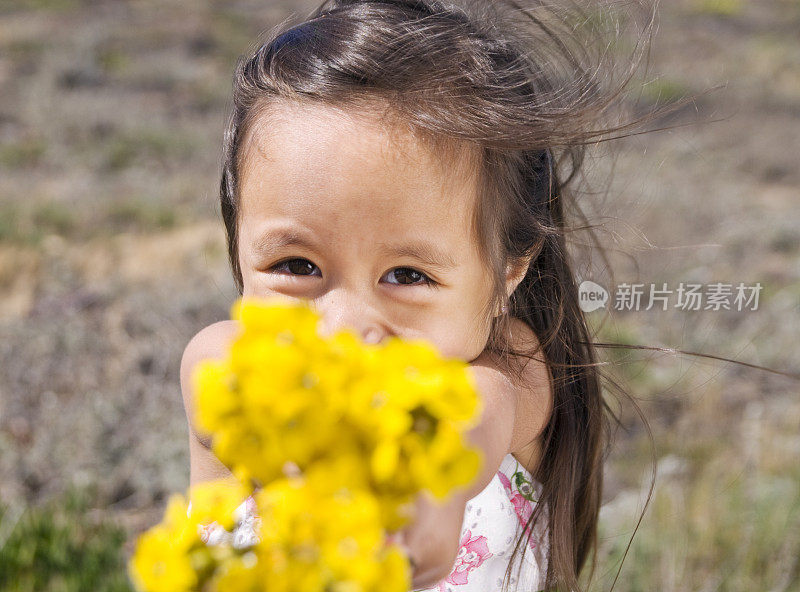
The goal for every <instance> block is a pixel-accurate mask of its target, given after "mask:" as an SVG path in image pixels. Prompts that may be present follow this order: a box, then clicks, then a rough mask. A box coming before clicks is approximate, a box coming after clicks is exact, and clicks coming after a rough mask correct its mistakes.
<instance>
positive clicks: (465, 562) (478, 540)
mask: <svg viewBox="0 0 800 592" xmlns="http://www.w3.org/2000/svg"><path fill="white" fill-rule="evenodd" d="M460 545H461V546H460V547H459V549H458V556H457V557H456V562H455V567H453V571H452V572H450V575H449V576H447V578H445V579H444V580H442V581H441V582H439V592H445V590H446V588H445V582H447V583H448V584H453V585H454V586H463V585H464V584H466V583H467V578H468V577H469V572H471V571H472V570H473V569H476V568H477V567H478V566H480V564H481V563H483V562H484V561H486V560H487V559H488V558H489V557H491V556H492V555H493V553H490V552H489V546H488V545H487V544H486V537H485V536H483V535H480V536H476V537H473V536H472V532H471V531H470V530H467V531H465V532H464V536H462V537H461V543H460Z"/></svg>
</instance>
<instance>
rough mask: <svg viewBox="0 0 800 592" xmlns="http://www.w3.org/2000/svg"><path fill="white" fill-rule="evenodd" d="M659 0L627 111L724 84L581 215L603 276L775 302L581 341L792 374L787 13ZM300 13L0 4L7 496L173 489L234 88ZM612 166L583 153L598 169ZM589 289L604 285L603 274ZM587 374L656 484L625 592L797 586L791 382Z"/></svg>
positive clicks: (204, 305)
mask: <svg viewBox="0 0 800 592" xmlns="http://www.w3.org/2000/svg"><path fill="white" fill-rule="evenodd" d="M311 5H312V4H311V3H308V2H304V3H302V5H301V6H302V9H304V8H307V7H310V6H311ZM662 5H663V6H662V10H661V26H660V30H659V32H658V35H657V36H656V39H655V42H654V46H653V50H652V63H651V66H650V71H649V78H648V80H649V82H648V84H646V85H645V87H644V91H643V95H642V99H643V100H644V101H646V102H647V101H649V102H654V101H662V102H663V101H673V100H676V99H678V98H680V97H682V96H685V95H687V94H693V93H701V92H702V91H703V90H705V89H707V88H709V87H712V86H715V85H718V84H724V85H725V87H724V88H722V89H721V90H718V91H716V92H713V93H710V94H707V95H703V96H701V97H700V98H699V99H698V101H697V102H696V105H695V107H696V108H695V109H692V108H687V109H684V110H682V111H680V112H679V113H677V114H676V115H674V116H673V117H672V118H671V119H670V121H669V123H670V124H690V125H688V126H686V127H680V128H675V129H672V130H671V131H666V132H659V133H655V134H649V135H647V136H644V137H636V138H629V139H627V140H626V141H624V142H621V143H620V144H619V145H618V146H617V148H618V153H619V156H618V159H617V162H616V169H615V171H614V176H613V178H612V181H611V187H610V191H609V193H608V195H607V199H605V201H603V203H599V202H598V201H597V200H595V199H591V198H590V196H587V197H586V201H585V204H586V205H587V207H588V209H589V210H590V211H592V212H593V214H594V215H596V216H600V215H602V216H603V219H602V220H603V227H602V229H601V233H600V234H601V238H602V239H603V240H604V242H605V244H606V245H607V246H609V247H610V248H611V252H610V255H611V259H612V262H613V264H614V268H615V278H614V280H615V281H616V283H620V282H622V281H626V282H633V281H641V282H644V283H649V282H654V283H658V284H659V285H660V284H661V283H662V282H666V283H668V284H669V285H670V286H672V287H674V286H675V285H676V284H677V283H678V282H681V281H684V282H686V281H697V282H702V283H710V282H712V281H727V282H733V283H736V282H740V281H741V282H744V283H747V284H753V283H755V282H757V281H758V282H761V283H762V285H763V286H764V291H763V292H762V294H761V303H760V307H759V310H757V311H744V312H736V311H705V312H686V311H676V310H671V311H667V312H662V311H658V312H656V311H639V312H628V313H621V312H616V311H615V312H614V313H613V314H606V313H603V312H595V313H592V317H591V320H592V323H593V324H594V325H596V326H597V327H598V331H599V333H600V335H601V336H602V338H603V339H605V340H617V341H625V342H628V343H640V344H645V345H654V346H671V347H678V348H683V349H687V350H694V351H704V352H708V353H712V354H717V355H722V356H728V357H735V358H739V359H745V360H748V361H751V362H754V363H759V364H765V365H769V366H773V367H780V368H784V369H794V370H795V371H797V369H798V367H800V364H799V363H798V362H800V355H798V348H797V346H796V339H797V335H799V334H800V314H798V303H800V214H798V211H800V210H799V209H798V207H797V206H798V198H800V169H798V166H797V154H800V108H799V107H798V105H800V73H798V69H797V67H796V65H797V63H798V58H799V57H800V38H798V36H797V34H796V33H797V31H798V29H800V8H798V6H800V5H798V4H797V3H796V2H795V1H794V0H758V1H755V0H754V1H752V2H732V1H725V2H721V1H716V0H715V1H713V2H712V1H702V2H698V1H694V0H682V1H676V2H662ZM290 6H292V7H293V8H294V9H295V10H301V11H302V9H301V8H296V7H297V6H300V5H299V4H297V3H289V2H285V3H279V2H267V3H213V4H211V3H201V4H200V5H199V6H198V8H197V9H196V10H193V11H192V12H190V13H187V12H186V11H185V8H184V7H183V5H182V4H180V3H177V2H159V3H147V2H143V3H112V2H107V3H103V2H100V3H98V2H94V3H88V2H81V1H79V0H58V1H46V0H36V1H34V0H27V1H26V2H22V3H16V5H15V8H14V9H10V8H4V9H2V12H0V89H2V92H0V331H2V333H1V334H2V337H3V338H2V340H0V367H1V368H2V380H0V474H2V475H3V479H2V480H0V502H2V504H4V505H6V506H8V507H15V508H19V507H35V506H37V505H38V504H40V503H43V502H45V501H48V500H58V499H60V498H61V496H63V495H64V494H65V492H66V491H68V490H70V488H71V487H73V486H78V487H82V486H88V487H93V488H94V491H95V495H94V498H93V504H94V507H95V509H96V511H97V512H100V513H101V514H103V515H105V516H107V517H108V518H109V519H111V520H113V521H115V522H117V523H119V524H121V525H123V526H124V527H125V528H126V529H127V532H128V533H129V534H130V535H131V536H132V535H134V534H136V533H138V532H140V531H141V530H142V529H143V528H145V527H147V526H149V525H151V524H153V523H154V522H155V521H156V520H157V519H158V517H159V516H160V513H161V511H162V510H163V507H164V504H165V501H166V496H167V495H168V494H169V493H170V492H173V491H182V490H184V489H185V487H186V486H187V484H188V470H189V469H188V449H187V432H186V423H185V418H184V415H183V409H182V405H181V399H180V394H179V382H178V366H179V361H180V355H181V352H182V350H183V346H184V345H185V344H186V342H187V341H188V340H189V338H190V337H191V336H192V335H193V334H194V333H195V332H196V331H197V330H199V329H200V328H201V327H203V326H205V325H207V324H209V323H210V322H213V321H215V320H219V319H221V318H224V317H225V315H226V314H227V311H228V306H229V303H230V302H231V301H232V299H233V298H234V296H235V290H234V288H233V283H232V281H231V279H230V277H229V273H228V271H227V267H226V265H227V263H226V256H225V247H224V236H223V232H222V226H221V222H219V217H218V206H217V205H216V203H215V201H214V199H215V193H216V186H217V183H218V179H217V170H218V166H219V163H218V158H219V152H220V146H221V137H222V130H223V125H224V121H225V118H226V116H227V112H226V109H227V101H228V92H229V82H230V77H231V74H232V68H233V64H234V61H235V58H236V56H237V55H238V54H239V53H240V52H242V51H244V50H245V49H246V48H247V46H248V44H249V43H250V42H252V41H253V40H254V39H255V36H256V34H257V33H258V32H259V31H261V30H262V29H265V28H267V27H269V26H271V25H272V24H274V23H276V22H277V21H279V20H280V19H281V18H283V16H285V15H286V14H287V13H288V12H287V11H288V10H289V8H288V7H290ZM711 120H716V121H715V122H713V123H709V121H711ZM608 171H609V166H608V163H607V161H605V160H603V159H602V158H598V159H597V160H594V161H592V162H590V173H591V174H592V175H594V176H595V178H597V179H603V178H604V175H605V173H607V172H608ZM593 204H594V205H593ZM595 219H597V220H600V218H595ZM617 250H618V252H617ZM629 255H632V256H633V258H634V259H635V261H636V262H637V263H638V266H637V265H634V264H633V262H632V260H631V258H630V256H629ZM581 273H582V274H583V277H587V278H591V279H594V280H595V281H597V282H598V283H600V284H604V285H606V286H608V287H611V286H612V282H611V278H610V277H609V276H608V274H607V273H606V272H605V271H604V269H603V268H602V267H601V266H600V265H599V258H597V257H596V256H595V257H593V258H592V259H591V261H590V260H588V259H587V260H586V261H585V262H584V264H583V266H582V269H581ZM604 355H605V356H606V358H607V359H609V360H612V361H614V362H616V363H617V373H618V374H619V375H621V376H622V377H623V378H624V379H625V381H626V385H627V386H628V388H629V390H630V392H632V393H633V394H634V395H635V396H637V397H638V400H639V402H640V404H641V405H642V407H643V409H644V411H645V413H646V414H647V417H648V419H649V421H650V422H651V424H652V426H653V430H654V435H655V443H656V449H655V455H656V457H657V459H658V469H659V473H658V481H657V487H656V491H655V494H654V498H653V501H652V504H651V506H650V507H649V509H648V511H647V514H646V515H645V518H644V521H643V524H642V526H641V527H640V529H639V531H638V533H637V534H636V537H635V538H634V540H633V544H632V547H631V550H630V552H629V553H628V556H627V559H626V560H625V563H624V565H623V568H622V573H621V576H620V579H619V581H618V582H617V585H616V589H619V590H623V591H625V590H628V591H634V590H664V591H669V590H703V591H705V590H731V591H733V590H736V591H738V590H754V589H764V590H771V591H779V590H795V591H796V590H800V576H799V575H798V563H797V557H798V555H800V540H799V539H798V534H797V533H798V532H800V508H798V504H799V503H800V501H799V500H800V491H799V488H800V485H798V484H799V483H800V473H798V470H797V458H798V457H800V455H799V454H798V453H800V436H799V435H798V429H797V427H798V425H800V397H798V392H797V390H798V385H797V383H796V382H791V381H789V380H786V379H781V378H777V377H772V376H769V375H767V374H764V373H758V372H756V371H747V370H745V369H742V368H740V367H736V366H731V365H726V364H722V363H712V362H710V361H703V360H698V359H692V358H686V357H678V356H671V355H664V354H657V355H656V354H654V355H650V354H647V353H643V352H639V353H635V352H634V353H630V352H627V353H626V352H619V351H617V352H605V354H604ZM620 414H621V416H622V419H623V424H624V426H625V427H626V431H624V432H620V433H619V434H618V438H617V442H616V447H615V449H614V452H613V454H612V456H611V460H610V462H609V463H608V468H607V479H606V481H607V484H608V487H607V492H606V502H607V504H606V506H605V507H604V509H603V518H602V524H601V527H602V536H603V544H602V549H601V565H600V569H599V572H600V573H601V574H602V578H601V579H602V582H603V586H602V589H607V588H608V587H609V585H610V582H611V580H612V579H613V576H614V573H615V571H616V567H617V564H618V561H619V558H620V557H621V554H622V552H623V551H624V549H625V545H626V544H627V541H628V538H629V537H630V534H631V531H632V529H633V527H634V526H635V524H636V519H637V517H638V512H639V511H640V510H641V504H642V503H643V501H644V498H645V496H646V492H647V486H648V484H649V470H650V463H651V458H650V453H651V451H650V449H649V448H648V441H647V438H646V434H645V432H644V431H643V429H642V428H641V426H640V425H639V424H637V420H636V418H635V415H634V414H633V412H632V410H631V409H630V407H629V406H623V407H622V408H621V410H620ZM643 488H644V489H643ZM0 531H2V526H1V525H0ZM126 550H127V551H129V550H130V546H129V545H128V547H127V548H126Z"/></svg>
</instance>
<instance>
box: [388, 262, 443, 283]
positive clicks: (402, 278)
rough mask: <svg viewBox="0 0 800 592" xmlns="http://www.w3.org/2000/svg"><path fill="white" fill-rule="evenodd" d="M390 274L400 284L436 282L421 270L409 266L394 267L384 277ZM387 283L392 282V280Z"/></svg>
mask: <svg viewBox="0 0 800 592" xmlns="http://www.w3.org/2000/svg"><path fill="white" fill-rule="evenodd" d="M392 276H394V278H395V279H396V280H397V284H399V285H401V286H423V285H431V286H433V285H435V284H436V282H434V281H433V280H432V279H431V278H429V277H428V276H427V275H425V274H424V273H422V272H421V271H417V270H416V269H412V268H410V267H396V268H394V269H393V270H391V271H390V272H389V273H388V274H387V276H386V277H392ZM389 283H390V284H392V283H394V282H389Z"/></svg>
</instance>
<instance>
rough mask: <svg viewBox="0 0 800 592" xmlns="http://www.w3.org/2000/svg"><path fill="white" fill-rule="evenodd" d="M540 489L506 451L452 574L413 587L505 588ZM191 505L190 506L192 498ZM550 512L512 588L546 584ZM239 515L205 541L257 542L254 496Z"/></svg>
mask: <svg viewBox="0 0 800 592" xmlns="http://www.w3.org/2000/svg"><path fill="white" fill-rule="evenodd" d="M541 491H542V485H541V484H540V483H539V482H538V481H534V480H533V478H532V476H531V474H530V473H529V472H528V471H527V470H526V469H525V467H524V466H522V465H521V464H520V462H519V461H518V460H517V459H516V458H515V457H514V455H513V454H507V455H506V456H505V457H504V458H503V461H502V463H501V464H500V468H499V470H498V471H497V473H496V474H495V476H494V477H493V478H492V480H491V481H490V482H489V484H488V485H487V486H486V487H485V488H484V490H483V491H481V492H480V493H479V494H478V495H476V496H475V497H473V498H472V499H470V500H469V501H468V502H467V506H466V508H465V511H464V520H463V521H462V523H461V541H460V548H459V551H458V556H457V558H456V562H455V564H454V565H453V569H452V571H451V572H450V575H449V576H447V577H446V578H445V579H443V580H441V581H440V582H439V583H438V584H436V585H435V586H433V587H431V588H425V589H417V590H415V591H414V592H500V590H501V587H502V583H503V578H504V576H505V572H506V568H507V567H508V563H509V560H510V559H511V555H512V553H513V551H514V546H515V545H516V542H517V539H518V538H519V537H520V536H521V535H522V529H523V528H524V526H525V524H527V522H528V519H529V518H530V516H531V514H532V513H533V510H534V508H535V507H536V503H537V500H538V499H539V496H540V494H541ZM189 507H190V509H191V504H189ZM545 516H546V513H545V515H544V516H542V518H541V519H540V520H538V521H537V525H536V528H535V529H534V532H533V535H532V536H531V537H530V540H529V541H528V548H527V549H525V550H524V551H525V555H524V558H520V555H521V554H522V551H523V549H522V548H520V550H519V551H518V552H517V557H516V559H515V562H514V566H513V568H512V570H511V573H510V574H509V583H508V588H507V589H508V590H509V591H511V592H513V591H515V590H524V591H526V592H528V591H532V590H540V589H542V588H544V576H545V570H546V568H547V557H548V554H549V537H548V536H547V529H546V526H545V520H546V518H545ZM236 519H237V523H236V526H235V527H234V529H233V531H232V532H229V531H226V530H225V529H223V528H222V527H221V526H219V525H217V524H215V523H212V524H210V525H208V526H206V527H201V528H202V531H201V535H202V538H203V540H204V541H205V543H206V544H207V545H218V544H231V545H233V546H234V547H237V548H242V547H246V546H250V545H252V544H254V543H255V542H257V540H258V536H257V534H256V533H257V532H258V527H259V519H258V517H257V516H256V514H255V502H254V501H253V498H252V497H249V498H248V499H247V500H245V501H244V502H243V503H242V504H241V505H240V506H239V507H238V508H237V509H236ZM526 537H527V533H526ZM520 565H521V566H522V567H521V568H520V570H519V574H518V573H517V569H518V568H519V566H520Z"/></svg>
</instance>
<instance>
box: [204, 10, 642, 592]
mask: <svg viewBox="0 0 800 592" xmlns="http://www.w3.org/2000/svg"><path fill="white" fill-rule="evenodd" d="M565 4H566V3H565V2H562V3H561V5H560V7H559V8H557V7H553V6H546V5H544V4H541V3H539V2H530V3H529V5H528V6H524V7H523V6H520V5H519V4H518V3H517V2H513V1H511V0H507V1H504V2H489V1H483V2H470V3H466V2H460V3H458V4H455V3H450V2H440V1H438V0H326V1H325V2H323V3H322V4H321V5H320V6H319V7H318V8H317V9H316V10H315V11H314V12H312V13H311V14H310V15H309V16H308V18H306V19H305V20H303V21H301V22H299V23H296V24H294V25H292V26H289V25H290V23H288V22H284V23H282V24H281V25H279V26H278V27H276V28H275V29H273V30H272V31H270V33H269V35H268V37H267V39H266V40H265V41H264V42H263V43H260V44H259V45H258V46H257V47H255V48H254V50H253V51H252V52H251V53H249V54H248V55H246V56H243V58H242V59H240V61H239V63H238V65H237V68H236V72H235V76H234V87H233V112H232V115H231V119H230V122H229V125H228V128H227V130H226V135H225V146H224V164H223V172H222V180H221V184H220V199H221V208H222V216H223V219H224V222H225V227H226V231H227V237H228V250H229V258H230V264H231V267H232V270H233V275H234V279H235V282H236V285H237V287H238V289H239V292H240V293H241V292H242V289H243V286H242V274H241V269H240V267H239V259H238V233H237V227H238V225H237V217H238V215H239V211H240V208H239V193H238V190H239V179H240V174H241V168H242V164H243V155H244V153H245V149H244V148H243V143H244V139H245V138H246V136H247V135H248V133H249V131H250V130H251V129H252V128H253V124H254V122H255V121H256V120H258V119H259V117H260V116H261V115H262V114H264V113H266V110H267V109H268V108H269V107H270V106H271V105H273V104H274V103H275V101H278V100H281V101H284V100H289V101H303V102H309V103H313V104H320V105H327V106H334V107H337V108H345V109H346V108H355V109H370V110H379V109H382V110H383V112H384V114H388V115H390V116H391V120H392V122H393V123H395V124H397V123H400V124H402V125H404V126H407V127H408V129H410V130H412V131H413V132H414V133H415V134H416V135H417V137H419V138H420V139H423V140H425V141H429V142H430V143H431V145H432V146H435V147H436V148H437V149H438V150H439V153H441V154H447V155H454V154H456V148H457V147H459V146H461V147H463V146H466V147H468V148H469V149H470V150H471V153H472V154H474V155H475V156H476V161H475V162H476V163H477V164H476V168H477V170H476V173H477V174H478V175H479V179H480V196H479V200H478V206H477V208H476V212H475V218H474V226H475V231H476V234H477V236H478V237H479V242H480V247H481V253H482V256H483V262H484V263H485V265H486V268H487V269H488V270H489V271H490V273H491V274H492V277H493V278H494V286H495V292H494V296H493V299H492V301H491V302H488V303H487V306H486V311H487V315H489V316H487V318H491V313H490V311H493V310H497V309H499V307H500V305H503V304H507V305H508V306H507V311H508V312H507V313H506V314H504V315H500V316H498V317H496V318H495V320H494V321H493V325H492V332H491V335H490V339H489V343H488V345H487V347H488V348H489V349H491V350H493V351H496V352H498V353H500V354H502V355H501V359H503V360H504V361H505V363H506V364H507V368H508V369H509V370H514V369H517V368H518V366H516V365H514V364H513V362H514V360H516V359H518V358H520V357H522V358H530V357H536V356H537V355H538V356H540V357H541V358H542V359H543V360H544V361H545V362H546V364H547V366H548V367H549V369H550V373H551V376H552V379H553V380H552V387H553V397H554V400H553V412H552V415H551V417H550V420H549V423H548V424H547V426H546V428H545V431H544V434H543V449H542V460H541V462H540V464H539V466H538V468H537V470H536V474H535V475H534V477H535V478H536V479H537V480H538V481H539V482H540V483H542V484H543V490H542V491H541V495H540V499H539V500H538V502H539V503H538V504H537V506H536V510H535V512H534V514H533V516H531V518H530V520H529V522H528V524H527V525H526V528H525V530H524V533H523V537H522V538H520V539H519V540H518V541H517V546H516V548H515V550H514V554H513V555H512V557H511V560H510V561H509V569H508V570H507V572H506V576H507V577H506V580H507V581H508V576H509V572H510V570H511V566H512V565H513V564H514V558H515V557H516V556H517V553H518V551H519V547H520V546H523V550H522V552H523V553H524V552H525V547H527V544H525V543H526V542H527V541H526V540H525V539H527V537H529V536H530V535H531V533H532V532H533V526H534V524H535V523H537V522H538V521H540V520H541V521H544V523H545V524H546V526H547V531H548V533H549V549H550V551H549V557H548V562H547V571H546V589H547V590H552V589H555V588H556V587H557V588H560V589H564V590H578V589H579V584H578V577H579V575H580V574H581V572H582V570H583V568H584V567H585V565H586V564H587V560H589V559H590V558H591V561H590V563H591V566H592V570H591V571H592V572H593V571H594V566H595V563H596V555H597V544H596V543H597V540H596V539H597V523H598V514H599V509H600V503H601V492H602V475H603V459H604V446H607V444H608V435H609V425H610V419H611V418H613V417H614V416H613V412H612V411H611V409H610V408H609V406H608V405H607V404H606V402H605V401H604V398H603V391H602V388H601V378H602V377H601V375H600V371H599V368H598V364H597V361H596V354H595V349H594V345H593V343H592V336H591V334H590V331H589V329H588V327H587V324H586V321H585V318H584V315H583V313H582V311H581V309H580V308H579V305H578V293H577V286H576V282H575V276H574V274H573V264H572V262H571V259H570V256H569V253H568V252H567V240H566V239H567V235H568V232H569V220H568V218H569V216H570V215H571V214H577V215H578V217H579V218H580V210H579V208H577V204H576V203H575V201H574V199H572V197H571V194H570V184H571V183H572V182H573V181H574V180H575V178H576V177H578V175H579V174H580V170H581V165H582V162H583V158H584V151H585V147H586V145H587V144H589V143H591V142H595V141H598V140H603V139H608V138H610V137H611V136H612V135H614V134H615V133H616V132H626V131H629V130H631V129H633V125H634V122H629V123H625V124H622V123H620V124H611V123H609V121H608V117H607V115H608V113H609V111H610V109H611V108H612V107H614V105H615V104H616V102H617V100H618V99H619V97H620V96H621V93H622V91H623V89H624V88H625V85H626V83H627V82H628V81H629V80H630V78H631V76H632V74H633V70H634V67H635V65H636V62H637V60H638V57H640V56H641V54H640V53H637V52H639V51H640V48H639V47H637V48H635V49H634V52H633V56H632V57H633V58H634V59H632V60H631V62H630V67H626V68H625V69H623V70H621V71H620V70H613V69H609V68H607V67H604V65H607V64H606V61H607V59H608V58H609V57H610V53H608V52H605V49H606V48H607V46H606V45H604V43H603V39H602V33H603V26H602V19H603V18H605V16H604V13H603V12H602V11H603V7H602V6H601V5H602V3H601V2H593V3H592V5H593V8H592V9H591V10H590V11H586V10H582V9H581V8H580V7H579V5H578V4H577V3H574V2H573V3H570V4H569V7H568V8H565V7H564V5H565ZM629 4H635V3H629ZM651 25H652V21H651V20H650V21H648V20H645V27H644V29H643V30H642V31H643V32H642V34H641V35H640V38H639V39H640V40H641V39H645V38H646V35H647V34H648V32H649V29H648V27H650V26H651ZM620 73H621V78H619V79H616V78H614V76H615V75H617V74H620ZM639 123H640V122H639ZM528 262H530V264H529V265H528V267H527V272H526V274H525V276H524V279H523V280H522V282H521V283H520V285H519V286H518V287H517V289H516V290H515V291H514V293H513V294H512V295H511V298H510V301H507V296H506V293H505V272H506V268H507V265H523V264H526V265H527V264H528ZM512 316H513V317H516V318H519V319H522V320H523V321H525V322H526V323H527V324H528V325H529V326H530V327H531V328H532V329H533V331H534V332H535V334H536V336H537V338H538V341H539V344H540V348H538V349H537V350H536V351H511V350H510V348H509V343H508V339H507V336H508V335H509V325H510V317H512ZM533 437H534V435H533V434H532V435H531V438H533ZM545 508H547V509H548V512H547V515H545V513H544V509H545ZM520 565H521V562H520Z"/></svg>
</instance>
